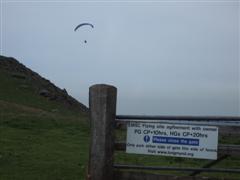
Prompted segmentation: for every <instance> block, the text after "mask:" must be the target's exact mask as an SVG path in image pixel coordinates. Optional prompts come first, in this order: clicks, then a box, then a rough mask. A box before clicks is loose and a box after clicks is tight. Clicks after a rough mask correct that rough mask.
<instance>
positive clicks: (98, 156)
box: [88, 84, 117, 180]
mask: <svg viewBox="0 0 240 180" xmlns="http://www.w3.org/2000/svg"><path fill="white" fill-rule="evenodd" d="M116 99H117V89H116V88H115V87H113V86H110V85H105V84H97V85H93V86H91V87H90V88H89V108H90V119H91V143H90V156H89V165H88V179H90V180H112V179H113V152H114V120H115V116H116Z"/></svg>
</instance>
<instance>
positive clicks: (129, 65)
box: [0, 0, 240, 116]
mask: <svg viewBox="0 0 240 180" xmlns="http://www.w3.org/2000/svg"><path fill="white" fill-rule="evenodd" d="M239 4H240V3H239V1H237V0H236V1H235V0H228V1H224V0H222V1H219V0H208V1H204V0H186V1H182V0H179V1H172V0H170V1H160V0H159V1H156V0H155V1H144V0H141V1H137V0H135V1H100V0H99V1H91V0H90V1H76V0H75V1H57V0H55V1H44V0H42V1H40V0H35V1H33V0H32V1H27V0H25V1H21V0H19V1H13V0H1V7H0V11H1V12H0V13H1V18H0V19H1V28H0V30H1V33H0V34H1V38H0V41H1V48H0V53H1V54H2V55H4V56H11V57H14V58H16V59H17V60H19V61H20V62H21V63H23V64H24V65H26V66H27V67H29V68H31V69H32V70H34V71H36V72H38V73H39V74H40V75H42V76H43V77H45V78H47V79H49V80H50V81H51V82H53V83H54V84H55V85H57V86H58V87H60V88H65V89H66V90H67V91H68V93H69V94H70V95H71V96H73V97H74V98H76V99H77V100H79V101H80V102H82V103H84V104H85V105H87V106H88V91H89V87H90V86H92V85H94V84H102V83H104V84H110V85H113V86H115V87H117V89H118V94H117V114H137V115H227V116H228V115H231V116H236V115H240V49H239V48H240V47H239V42H240V37H239V33H240V32H239V29H240V28H239V27H240V19H239V17H240V10H239V7H240V6H239ZM85 22H89V23H92V24H93V25H94V28H91V27H90V26H85V27H81V28H79V29H78V30H77V31H76V32H75V31H74V28H75V27H76V26H77V25H78V24H80V23H85ZM85 40H87V43H84V41H85Z"/></svg>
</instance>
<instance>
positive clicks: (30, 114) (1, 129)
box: [0, 71, 89, 180]
mask: <svg viewBox="0 0 240 180" xmlns="http://www.w3.org/2000/svg"><path fill="white" fill-rule="evenodd" d="M0 82H1V83H0V179H1V180H9V179H10V180H11V179H13V180H15V179H16V180H18V179H19V180H23V179H24V180H28V179H29V180H34V179H41V180H42V179H69V180H72V179H78V180H79V179H84V177H85V174H86V165H87V160H88V149H89V147H88V146H89V123H88V122H89V121H88V118H87V115H86V114H83V113H80V112H76V111H72V110H70V109H66V108H65V107H64V106H63V105H61V104H58V103H56V102H53V101H48V100H47V99H45V98H43V97H40V96H39V95H38V94H37V93H36V92H35V89H34V87H32V86H31V82H29V81H27V80H24V79H16V78H13V77H11V73H8V72H4V71H0ZM23 85H24V86H23ZM22 87H24V88H22ZM26 87H27V88H26ZM53 110H54V111H53Z"/></svg>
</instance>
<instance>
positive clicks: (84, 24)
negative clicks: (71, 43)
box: [74, 23, 94, 31]
mask: <svg viewBox="0 0 240 180" xmlns="http://www.w3.org/2000/svg"><path fill="white" fill-rule="evenodd" d="M82 26H90V27H92V28H94V26H93V25H92V24H91V23H81V24H79V25H77V26H76V27H75V29H74V31H76V30H78V28H80V27H82Z"/></svg>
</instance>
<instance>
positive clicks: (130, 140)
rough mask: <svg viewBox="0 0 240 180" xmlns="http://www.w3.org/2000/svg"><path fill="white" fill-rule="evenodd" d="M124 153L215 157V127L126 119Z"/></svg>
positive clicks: (216, 139) (216, 132) (202, 157)
mask: <svg viewBox="0 0 240 180" xmlns="http://www.w3.org/2000/svg"><path fill="white" fill-rule="evenodd" d="M126 145H127V147H126V152H127V153H134V154H150V155H161V156H175V157H187V158H199V159H217V147H218V128H217V127H215V126H198V125H180V124H162V123H147V122H129V123H128V126H127V143H126Z"/></svg>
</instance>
